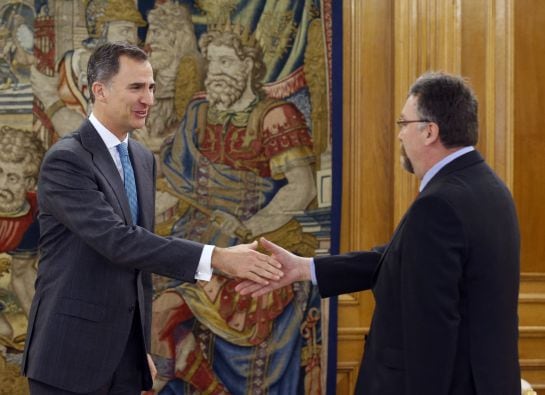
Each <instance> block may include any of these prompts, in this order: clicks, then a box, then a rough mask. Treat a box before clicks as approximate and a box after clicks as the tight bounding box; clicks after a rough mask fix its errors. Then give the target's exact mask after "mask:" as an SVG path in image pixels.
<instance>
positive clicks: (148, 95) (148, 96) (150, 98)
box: [141, 89, 155, 106]
mask: <svg viewBox="0 0 545 395" xmlns="http://www.w3.org/2000/svg"><path fill="white" fill-rule="evenodd" d="M141 101H142V103H144V104H146V105H148V106H152V105H153V103H154V102H155V96H154V94H153V90H150V89H147V90H146V92H145V93H144V95H143V96H142V99H141Z"/></svg>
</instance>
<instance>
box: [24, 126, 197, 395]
mask: <svg viewBox="0 0 545 395" xmlns="http://www.w3.org/2000/svg"><path fill="white" fill-rule="evenodd" d="M129 154H130V156H131V162H132V164H133V168H134V173H135V179H136V184H137V190H138V203H139V224H138V226H136V225H135V224H133V223H131V222H132V220H131V215H130V209H129V203H128V200H127V197H126V195H125V190H124V187H123V181H122V180H121V177H120V175H119V172H118V170H117V168H116V166H115V164H114V162H113V160H112V158H111V156H110V153H109V152H108V149H107V148H106V146H105V144H104V142H103V141H102V139H101V138H100V136H99V134H98V132H97V131H96V130H95V129H94V127H93V126H92V125H91V123H90V122H89V121H88V120H87V121H85V122H84V123H83V124H82V126H81V127H80V128H79V130H77V131H76V132H75V133H74V134H72V135H70V136H68V137H67V138H64V139H62V140H60V141H59V142H58V143H57V144H55V145H54V146H53V147H52V148H51V149H50V150H49V151H48V152H47V154H46V156H45V158H44V161H43V163H42V168H41V172H40V177H39V181H38V203H39V209H40V213H39V221H40V230H41V236H40V261H39V266H38V277H37V280H36V294H35V296H34V300H33V302H32V307H31V311H30V318H29V325H28V334H27V340H26V348H25V353H24V356H23V366H22V370H23V374H25V375H27V376H28V377H30V378H32V379H35V380H38V381H41V382H43V383H46V384H49V385H52V386H55V387H59V388H63V389H66V390H69V391H73V392H91V391H94V390H96V389H97V388H99V387H100V386H102V385H104V384H106V382H107V381H108V380H109V379H110V378H111V376H112V374H113V372H114V370H115V368H116V367H117V364H118V363H119V361H120V358H121V355H122V352H123V351H124V348H125V344H126V340H127V339H128V335H129V331H130V329H131V324H132V320H133V316H134V314H135V308H136V307H137V308H139V309H140V310H139V311H140V314H139V315H140V317H141V325H142V332H143V333H144V337H145V339H143V341H144V343H145V347H146V350H148V351H149V345H150V327H151V292H152V284H151V273H158V274H161V275H164V276H169V277H173V278H177V279H180V280H183V281H188V282H194V281H195V279H194V276H195V272H196V269H197V266H198V262H199V258H200V255H201V252H202V245H201V244H198V243H193V242H190V241H186V240H181V239H176V238H164V237H159V236H157V235H155V234H154V233H153V227H154V214H155V213H154V210H155V207H154V204H155V203H154V202H155V161H154V158H153V155H152V154H151V152H149V151H148V150H147V149H145V148H144V147H142V146H141V145H140V144H138V143H137V142H135V141H134V140H129ZM136 363H139V364H142V365H143V366H145V367H146V368H145V375H144V377H143V378H142V379H143V383H144V386H145V387H146V389H148V388H149V387H150V386H151V384H152V383H151V376H150V374H149V370H148V369H147V363H146V356H145V355H142V360H140V361H135V364H136Z"/></svg>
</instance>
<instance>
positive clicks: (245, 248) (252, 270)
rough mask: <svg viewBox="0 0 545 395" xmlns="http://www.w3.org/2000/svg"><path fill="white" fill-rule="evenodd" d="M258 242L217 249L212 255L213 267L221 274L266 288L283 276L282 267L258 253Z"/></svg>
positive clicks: (272, 259)
mask: <svg viewBox="0 0 545 395" xmlns="http://www.w3.org/2000/svg"><path fill="white" fill-rule="evenodd" d="M256 249H257V241H254V242H253V243H250V244H239V245H237V246H234V247H229V248H221V247H215V248H214V252H213V253H212V267H213V268H214V269H217V270H220V271H221V272H223V273H225V274H227V275H230V276H233V277H238V278H242V279H246V280H248V281H250V282H251V283H252V284H259V285H261V286H266V285H268V284H269V282H270V281H278V280H280V279H281V278H282V277H283V276H284V273H283V271H282V270H280V269H281V268H282V265H281V264H280V263H279V262H278V261H277V260H276V259H275V258H274V257H272V256H268V255H265V254H262V253H260V252H257V251H256Z"/></svg>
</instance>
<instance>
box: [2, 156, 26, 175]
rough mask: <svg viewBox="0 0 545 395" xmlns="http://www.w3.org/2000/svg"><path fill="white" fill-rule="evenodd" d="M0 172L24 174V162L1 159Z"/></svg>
mask: <svg viewBox="0 0 545 395" xmlns="http://www.w3.org/2000/svg"><path fill="white" fill-rule="evenodd" d="M0 173H16V174H23V164H22V163H15V162H9V161H5V160H3V159H0Z"/></svg>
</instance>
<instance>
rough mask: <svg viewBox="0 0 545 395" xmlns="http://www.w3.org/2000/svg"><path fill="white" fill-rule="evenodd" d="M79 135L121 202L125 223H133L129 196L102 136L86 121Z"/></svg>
mask: <svg viewBox="0 0 545 395" xmlns="http://www.w3.org/2000/svg"><path fill="white" fill-rule="evenodd" d="M79 133H80V136H81V144H82V145H83V146H84V147H85V149H87V150H88V151H89V152H91V154H92V155H93V163H94V164H95V166H96V167H97V169H98V170H99V171H100V172H101V173H102V175H103V176H104V178H106V180H107V181H108V183H109V184H110V186H111V187H112V190H113V191H114V194H115V196H116V197H117V200H118V201H119V205H120V206H121V210H122V211H123V216H124V219H125V221H126V222H127V223H131V222H132V219H131V209H130V207H129V201H128V199H127V195H126V194H125V187H124V186H123V180H122V179H121V177H120V175H119V172H118V171H117V167H116V166H115V163H114V161H113V159H112V156H111V155H110V152H109V151H108V148H107V147H106V145H105V144H104V141H102V139H101V138H100V135H99V134H98V132H97V131H96V130H95V128H94V127H93V125H92V124H91V122H89V120H86V121H85V122H84V124H83V125H82V126H81V127H80V129H79Z"/></svg>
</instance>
